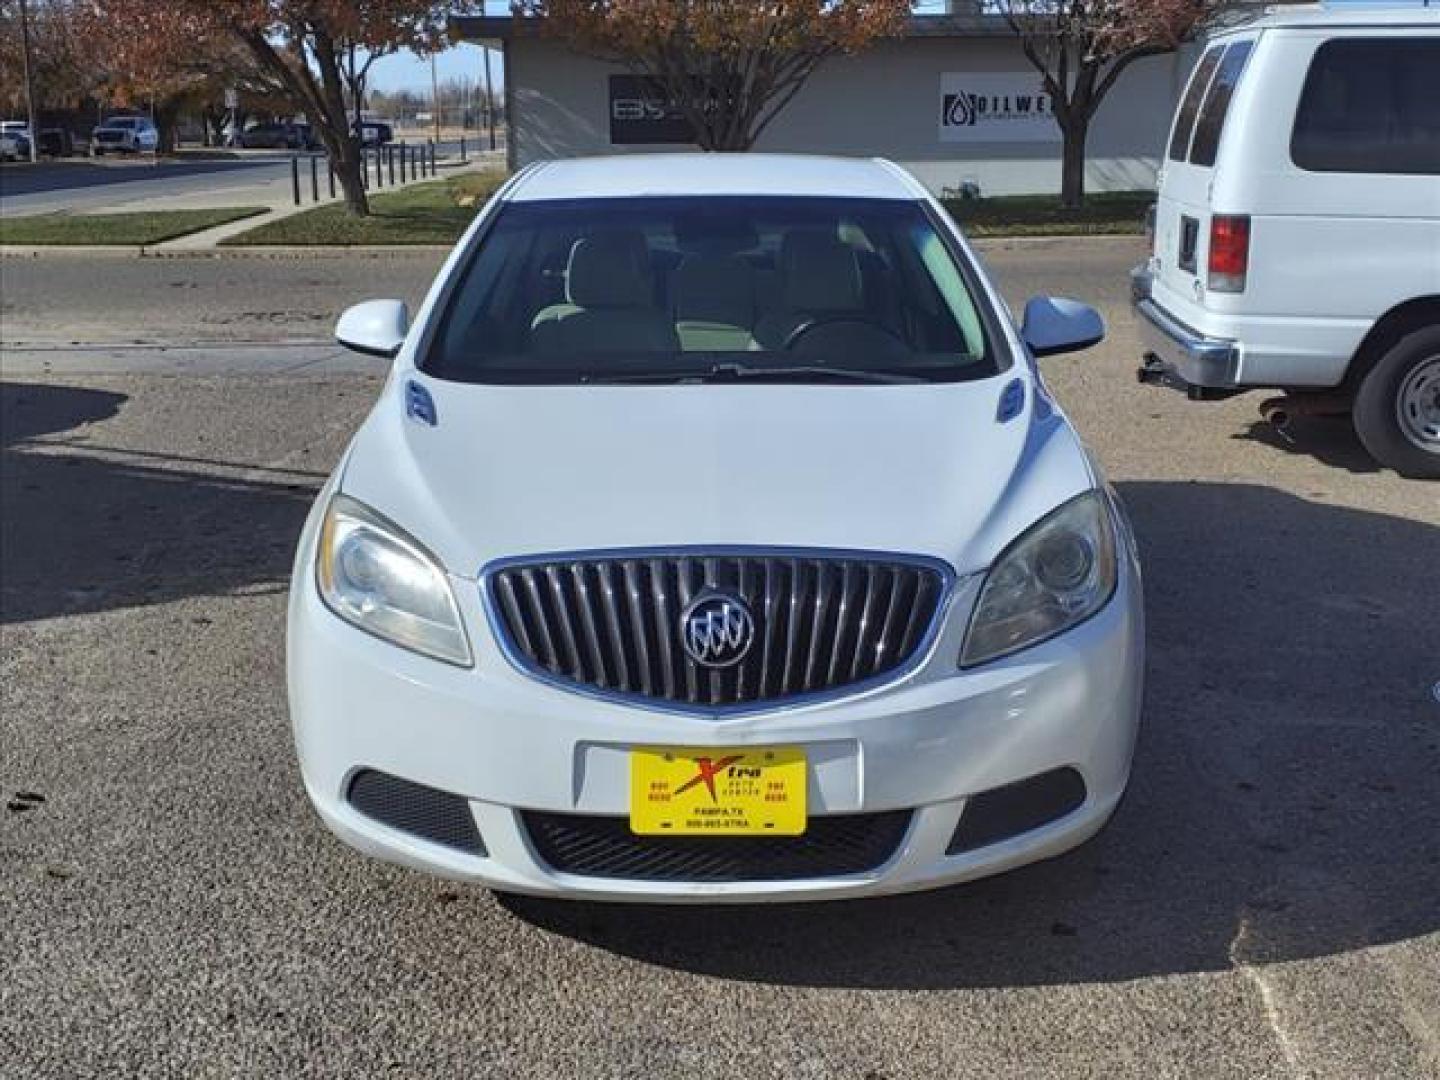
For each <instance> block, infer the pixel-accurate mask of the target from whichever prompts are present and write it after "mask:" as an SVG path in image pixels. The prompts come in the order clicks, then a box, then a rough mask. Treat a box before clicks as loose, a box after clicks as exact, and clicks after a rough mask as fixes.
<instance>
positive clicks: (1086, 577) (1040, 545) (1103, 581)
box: [960, 491, 1115, 667]
mask: <svg viewBox="0 0 1440 1080" xmlns="http://www.w3.org/2000/svg"><path fill="white" fill-rule="evenodd" d="M1114 592H1115V529H1114V527H1113V525H1112V523H1111V520H1110V511H1109V508H1108V507H1107V506H1106V505H1105V497H1104V496H1103V495H1102V494H1101V493H1100V492H1098V491H1091V492H1087V493H1086V494H1084V495H1081V496H1079V497H1078V498H1075V499H1071V500H1070V501H1069V502H1067V503H1066V504H1065V505H1064V506H1062V507H1060V508H1059V509H1058V510H1055V511H1053V512H1052V513H1050V514H1049V515H1047V516H1046V517H1044V518H1042V519H1041V520H1040V521H1039V522H1038V523H1037V524H1036V525H1033V526H1032V527H1031V528H1030V529H1029V530H1028V531H1027V532H1026V533H1024V535H1022V536H1021V537H1020V539H1018V540H1016V541H1015V542H1014V543H1013V544H1011V545H1010V546H1009V547H1008V548H1007V549H1006V550H1005V552H1004V554H1002V555H1001V556H1000V558H999V559H997V560H996V561H995V565H994V566H992V567H991V568H990V573H989V574H988V575H987V576H986V578H985V584H984V586H983V587H982V588H981V590H980V599H979V601H978V602H977V603H976V605H975V614H974V615H973V616H971V619H970V629H969V630H968V631H966V634H965V647H964V648H963V649H962V650H961V654H960V666H961V667H973V666H974V665H976V664H983V663H984V662H985V661H987V660H994V659H996V658H997V657H1001V656H1007V655H1009V654H1010V653H1013V652H1018V651H1019V650H1020V649H1024V648H1028V647H1029V646H1031V645H1036V644H1039V643H1040V642H1042V641H1046V640H1048V639H1049V638H1052V637H1054V636H1055V635H1056V634H1059V633H1063V632H1064V631H1066V630H1069V629H1070V628H1071V627H1072V626H1075V625H1077V624H1078V623H1081V622H1084V621H1085V620H1086V619H1088V618H1089V617H1090V616H1091V615H1094V614H1095V612H1097V611H1099V610H1100V609H1101V608H1102V607H1104V606H1105V604H1106V602H1107V601H1109V599H1110V597H1111V596H1112V595H1113V594H1114Z"/></svg>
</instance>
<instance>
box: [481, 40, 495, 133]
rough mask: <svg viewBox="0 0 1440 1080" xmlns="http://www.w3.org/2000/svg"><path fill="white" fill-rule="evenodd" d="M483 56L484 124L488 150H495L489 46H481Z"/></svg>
mask: <svg viewBox="0 0 1440 1080" xmlns="http://www.w3.org/2000/svg"><path fill="white" fill-rule="evenodd" d="M480 49H481V51H482V52H483V53H484V54H485V123H486V124H487V125H488V126H489V128H490V149H491V150H494V149H495V91H494V90H493V89H492V88H491V86H490V46H489V45H481V46H480Z"/></svg>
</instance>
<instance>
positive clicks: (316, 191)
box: [310, 154, 320, 202]
mask: <svg viewBox="0 0 1440 1080" xmlns="http://www.w3.org/2000/svg"><path fill="white" fill-rule="evenodd" d="M310 201H311V202H319V201H320V159H319V158H317V157H316V156H315V155H314V154H311V155H310Z"/></svg>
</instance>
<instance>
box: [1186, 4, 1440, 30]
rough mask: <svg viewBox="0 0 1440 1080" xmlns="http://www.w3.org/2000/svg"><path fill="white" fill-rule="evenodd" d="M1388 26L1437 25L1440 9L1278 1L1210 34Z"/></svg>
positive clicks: (1439, 20)
mask: <svg viewBox="0 0 1440 1080" xmlns="http://www.w3.org/2000/svg"><path fill="white" fill-rule="evenodd" d="M1389 26H1427V27H1435V28H1437V29H1440V9H1437V8H1425V7H1421V6H1420V5H1419V4H1414V5H1411V6H1409V7H1405V6H1401V5H1395V6H1390V5H1381V4H1368V3H1345V4H1303V5H1302V4H1296V5H1293V6H1292V5H1289V4H1282V5H1280V6H1278V7H1272V8H1266V9H1265V13H1264V14H1263V15H1261V16H1260V17H1259V18H1256V19H1253V20H1249V21H1246V22H1241V23H1238V24H1237V25H1235V26H1233V27H1227V28H1226V29H1225V30H1223V31H1219V32H1217V33H1215V34H1213V35H1211V36H1212V37H1222V36H1224V35H1225V34H1231V33H1250V32H1251V31H1255V30H1301V29H1304V30H1317V29H1330V30H1339V29H1346V28H1351V27H1353V28H1356V29H1363V28H1365V27H1389Z"/></svg>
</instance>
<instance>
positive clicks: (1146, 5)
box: [991, 0, 1239, 210]
mask: <svg viewBox="0 0 1440 1080" xmlns="http://www.w3.org/2000/svg"><path fill="white" fill-rule="evenodd" d="M991 2H992V3H994V5H995V6H996V7H997V8H998V9H999V10H1000V11H1001V12H1002V13H1003V14H1004V16H1005V17H1006V18H1007V19H1008V20H1009V23H1010V28H1011V29H1012V30H1014V31H1015V33H1016V34H1017V35H1019V38H1020V48H1021V50H1022V51H1023V52H1024V53H1025V58H1026V59H1027V60H1029V61H1030V65H1031V66H1032V67H1033V68H1035V70H1036V71H1037V72H1039V74H1040V80H1041V82H1042V83H1043V85H1044V87H1045V92H1046V93H1047V94H1049V95H1050V100H1051V103H1052V108H1053V110H1054V113H1055V122H1056V123H1057V124H1058V125H1059V126H1060V133H1061V136H1062V139H1063V144H1062V151H1061V167H1060V202H1061V205H1062V206H1064V207H1065V208H1066V209H1071V210H1078V209H1079V208H1080V207H1081V206H1082V205H1083V204H1084V202H1085V142H1086V139H1087V138H1088V136H1089V133H1090V121H1091V120H1092V119H1093V118H1094V116H1095V112H1096V110H1097V109H1099V108H1100V103H1101V102H1102V101H1103V100H1104V99H1105V95H1106V94H1108V93H1109V92H1110V90H1111V88H1113V87H1114V85H1115V80H1116V79H1118V78H1119V77H1120V74H1121V72H1123V71H1124V70H1125V69H1126V68H1127V67H1129V66H1130V65H1131V64H1133V63H1134V62H1135V61H1136V60H1139V59H1141V58H1143V57H1146V56H1158V55H1160V54H1162V53H1168V52H1174V51H1175V49H1176V48H1178V47H1179V46H1180V44H1181V43H1182V42H1184V41H1185V40H1186V39H1187V38H1189V37H1190V36H1191V35H1193V34H1194V33H1195V32H1196V31H1197V30H1199V29H1200V28H1201V27H1203V26H1205V25H1206V24H1207V23H1208V22H1210V21H1211V20H1212V19H1214V18H1216V17H1218V16H1219V15H1221V14H1223V13H1224V12H1225V11H1226V10H1227V9H1233V8H1236V7H1238V6H1239V5H1237V4H1235V3H1232V2H1227V0H991Z"/></svg>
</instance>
